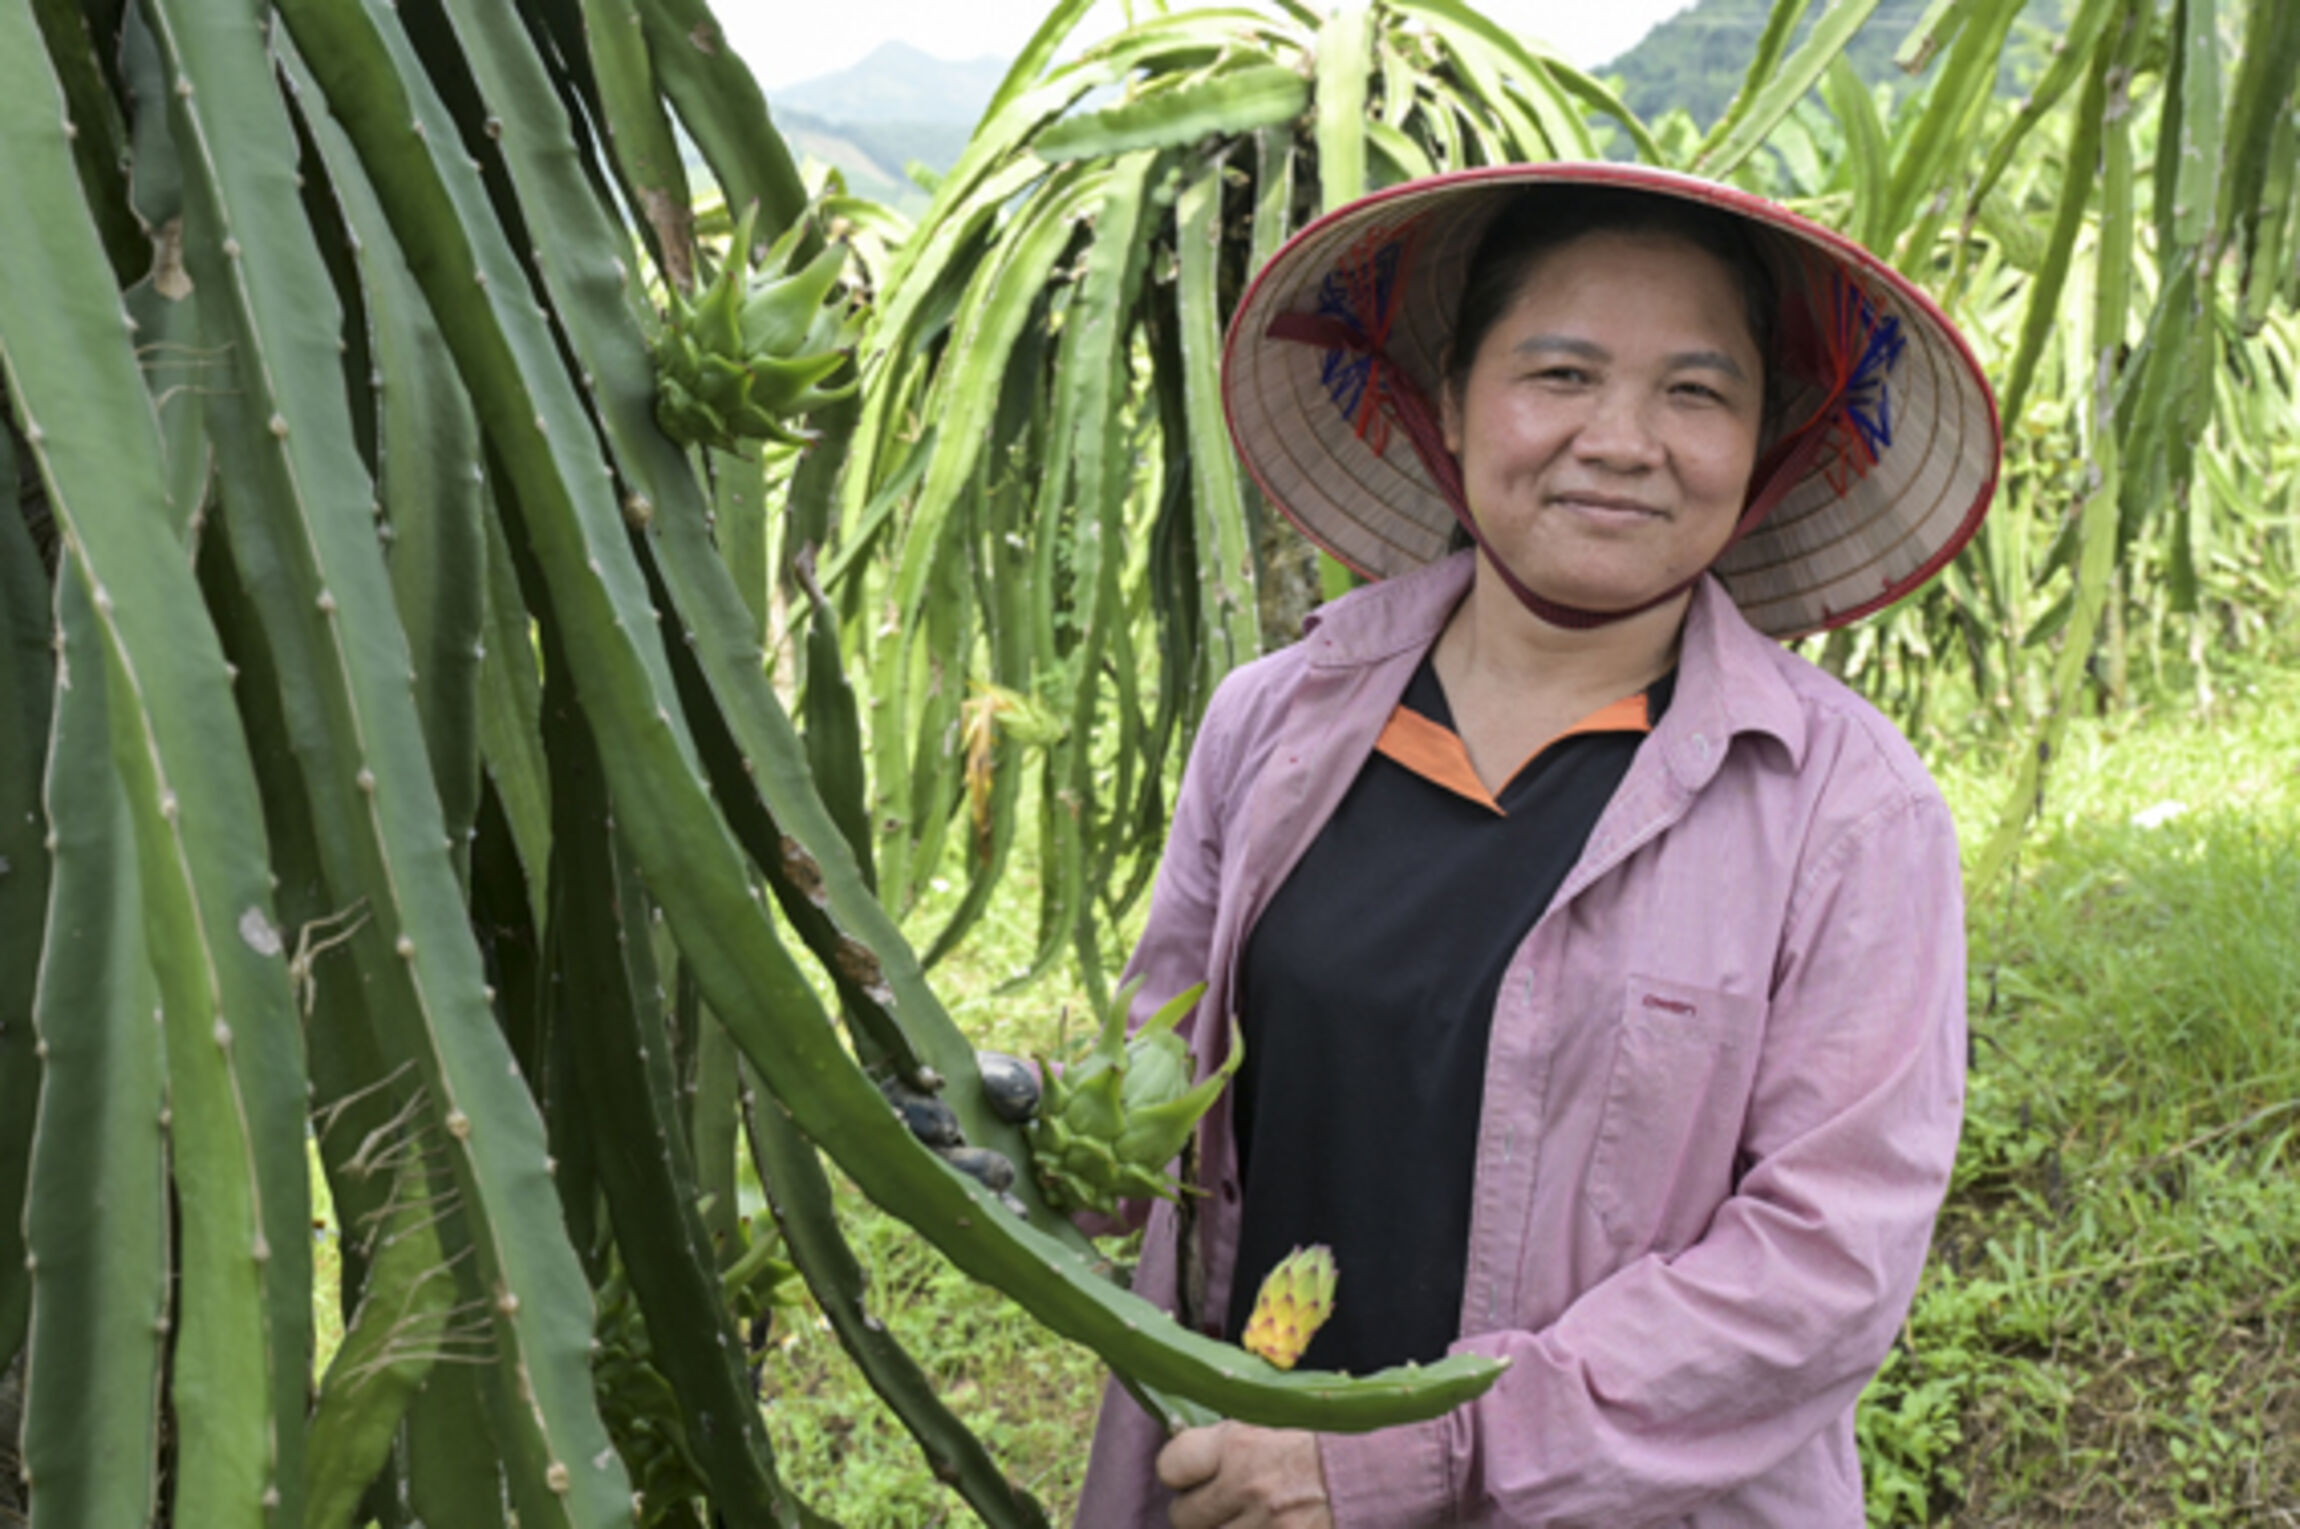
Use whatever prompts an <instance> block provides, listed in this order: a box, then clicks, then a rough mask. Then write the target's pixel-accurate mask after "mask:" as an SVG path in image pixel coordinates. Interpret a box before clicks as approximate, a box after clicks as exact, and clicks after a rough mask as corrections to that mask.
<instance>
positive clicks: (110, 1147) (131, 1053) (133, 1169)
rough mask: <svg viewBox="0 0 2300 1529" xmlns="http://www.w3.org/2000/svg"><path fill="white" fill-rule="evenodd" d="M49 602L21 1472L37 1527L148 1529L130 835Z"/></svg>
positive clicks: (100, 678) (164, 1210) (146, 1185)
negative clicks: (56, 658)
mask: <svg viewBox="0 0 2300 1529" xmlns="http://www.w3.org/2000/svg"><path fill="white" fill-rule="evenodd" d="M6 513H7V514H9V515H11V516H12V515H13V513H14V507H13V506H10V507H9V508H8V510H7V512H6ZM6 535H7V528H6V527H4V526H0V539H5V537H6ZM57 594H58V603H59V606H60V609H59V612H58V616H59V631H60V634H61V637H62V641H63V660H64V662H63V681H64V682H63V683H62V684H61V685H59V686H58V687H57V690H56V713H55V715H56V726H55V734H54V740H53V747H52V749H51V751H50V754H49V767H48V787H47V804H48V813H47V816H48V820H49V821H50V822H51V823H52V824H54V833H55V895H54V897H53V899H52V900H51V901H50V903H49V905H48V909H47V916H46V920H45V931H44V934H43V938H42V948H41V949H40V951H39V952H38V960H37V961H36V962H34V963H32V965H31V967H30V969H32V970H37V971H38V972H39V973H40V990H39V997H38V1008H39V1029H40V1045H41V1050H42V1052H43V1053H44V1055H45V1057H46V1069H45V1079H44V1081H43V1085H42V1090H41V1101H40V1108H39V1115H38V1126H37V1134H36V1136H35V1140H34V1147H33V1161H32V1183H33V1190H34V1192H33V1196H32V1200H31V1205H30V1210H29V1214H28V1215H27V1216H26V1218H25V1228H26V1232H27V1234H28V1241H29V1244H30V1252H31V1260H30V1262H31V1267H32V1269H33V1271H34V1273H33V1290H34V1297H35V1298H34V1302H33V1306H32V1330H31V1335H30V1341H29V1343H28V1345H27V1363H26V1371H25V1383H26V1398H27V1401H28V1403H29V1406H28V1408H27V1413H26V1416H27V1422H26V1424H25V1429H24V1463H25V1466H26V1468H27V1469H28V1470H29V1471H30V1473H31V1478H32V1481H33V1483H34V1485H35V1489H36V1497H35V1505H36V1510H37V1512H38V1513H39V1516H40V1522H41V1524H42V1525H43V1526H46V1525H49V1524H56V1525H72V1526H86V1529H97V1526H101V1525H120V1526H136V1525H146V1524H150V1523H151V1522H152V1521H153V1515H154V1512H155V1509H156V1507H157V1502H158V1499H157V1490H158V1483H157V1480H156V1475H155V1469H154V1461H155V1455H156V1452H157V1447H158V1443H159V1411H160V1409H159V1402H160V1349H161V1343H162V1337H163V1334H164V1333H165V1332H166V1329H167V1311H168V1200H167V1184H166V1169H165V1164H166V1160H167V1158H166V1146H165V1143H164V1142H163V1140H162V1135H163V1133H162V1128H161V1124H160V1117H161V1114H162V1113H163V1105H164V1100H165V1094H164V1082H163V1071H164V1062H163V1058H162V1055H161V1049H160V1035H159V1030H158V1028H157V1027H156V1026H155V1025H154V1024H153V1023H152V1018H153V1015H154V1013H155V1012H156V1011H157V1007H158V1003H159V996H158V991H157V989H156V987H155V986H154V983H153V978H152V968H151V963H150V961H149V960H148V959H147V957H146V953H145V947H144V928H143V905H142V900H141V898H140V896H139V892H138V887H137V880H136V844H135V831H134V826H133V824H132V823H131V821H130V819H129V817H128V804H127V799H126V797H125V796H124V795H123V794H122V792H121V789H120V779H119V777H118V775H116V774H115V773H114V772H113V771H112V770H111V768H110V767H109V765H110V755H111V744H110V733H109V729H110V717H109V709H108V707H107V704H106V689H107V686H106V675H105V672H104V654H103V648H102V645H101V638H100V637H99V635H98V633H97V630H96V625H95V612H94V609H93V607H92V606H91V604H90V602H89V597H88V592H87V586H86V583H85V581H84V580H82V579H80V578H78V577H67V578H66V579H64V580H62V581H61V582H60V584H59V586H58V590H57ZM43 854H45V851H43ZM4 927H5V924H4V923H0V928H4ZM33 928H34V929H35V930H38V929H40V928H41V921H40V920H38V919H35V920H34V921H33ZM31 1123H32V1122H31V1121H30V1120H27V1121H26V1124H27V1125H30V1124H31Z"/></svg>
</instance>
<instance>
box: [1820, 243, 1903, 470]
mask: <svg viewBox="0 0 2300 1529" xmlns="http://www.w3.org/2000/svg"><path fill="white" fill-rule="evenodd" d="M1847 285H1848V286H1850V285H1851V284H1850V283H1848V284H1847ZM1851 296H1852V298H1853V304H1854V306H1853V310H1852V314H1851V317H1852V320H1853V325H1854V333H1855V334H1857V335H1858V336H1860V341H1859V343H1860V346H1861V357H1860V360H1858V361H1857V362H1855V363H1854V365H1853V372H1852V375H1851V376H1850V377H1849V378H1847V379H1846V382H1845V390H1844V393H1843V395H1842V396H1841V397H1840V399H1839V400H1838V407H1837V415H1836V418H1835V419H1833V420H1831V421H1830V429H1829V435H1830V438H1831V444H1832V445H1833V446H1834V447H1835V451H1834V452H1833V454H1832V458H1831V460H1830V462H1829V465H1828V468H1827V470H1826V471H1827V477H1828V481H1829V487H1830V488H1831V489H1832V490H1833V491H1835V492H1836V493H1838V494H1840V495H1842V494H1843V493H1844V492H1845V491H1846V490H1847V489H1849V488H1851V487H1852V486H1853V485H1854V484H1855V483H1858V482H1860V481H1861V480H1862V479H1863V478H1866V477H1867V476H1868V475H1869V469H1870V468H1872V467H1874V466H1876V465H1877V462H1878V461H1879V459H1881V458H1882V457H1883V456H1884V454H1885V453H1886V452H1887V451H1889V450H1891V449H1892V445H1893V392H1892V385H1891V384H1890V382H1888V381H1887V378H1888V376H1889V375H1890V374H1891V372H1892V371H1893V369H1894V368H1895V367H1897V366H1899V365H1900V364H1901V355H1902V353H1903V352H1904V351H1905V350H1907V349H1908V337H1907V336H1906V335H1904V334H1903V333H1902V332H1901V321H1900V319H1899V318H1898V317H1896V316H1895V315H1893V314H1890V313H1883V312H1880V311H1879V310H1878V307H1877V304H1876V303H1875V301H1874V300H1872V299H1871V298H1870V296H1869V295H1868V294H1867V293H1866V292H1863V291H1861V290H1860V289H1859V288H1858V287H1854V288H1853V289H1852V293H1851Z"/></svg>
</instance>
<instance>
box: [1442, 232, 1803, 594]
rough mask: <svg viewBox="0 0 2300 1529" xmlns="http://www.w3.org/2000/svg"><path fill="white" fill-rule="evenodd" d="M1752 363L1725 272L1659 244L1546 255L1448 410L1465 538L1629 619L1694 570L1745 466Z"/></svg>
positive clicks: (1689, 251) (1585, 245)
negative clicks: (1481, 538) (1470, 529)
mask: <svg viewBox="0 0 2300 1529" xmlns="http://www.w3.org/2000/svg"><path fill="white" fill-rule="evenodd" d="M1764 397H1765V375H1764V361H1763V358H1762V357H1761V356H1760V355H1759V353H1758V349H1757V341H1756V339H1755V337H1754V336H1753V335H1752V334H1751V333H1750V330H1749V322H1748V318H1747V306H1746V301H1745V299H1744V297H1743V294H1742V291H1741V288H1740V286H1739V284H1738V283H1737V282H1736V281H1735V279H1734V277H1733V275H1732V273H1731V272H1730V271H1729V270H1728V269H1727V267H1726V266H1725V264H1724V263H1723V262H1722V261H1720V260H1718V259H1717V258H1716V257H1715V256H1713V255H1711V254H1709V253H1708V252H1707V251H1706V250H1703V249H1701V248H1699V247H1698V246H1695V245H1692V244H1688V243H1686V242H1684V241H1683V240H1680V239H1677V238H1674V237H1671V236H1669V235H1666V234H1645V233H1595V234H1589V235H1585V236H1584V237H1582V238H1580V239H1576V240H1574V241H1573V242H1572V243H1570V244H1565V245H1561V246H1559V247H1558V248H1557V249H1555V250H1552V251H1550V252H1549V253H1548V254H1546V255H1543V256H1542V257H1541V258H1540V259H1539V260H1538V261H1537V262H1536V263H1535V264H1534V265H1533V266H1532V267H1531V268H1530V269H1529V270H1528V271H1527V272H1526V275H1525V278H1524V281H1523V284H1522V285H1521V286H1520V288H1519V290H1518V294H1517V297H1516V300H1515V301H1514V302H1513V303H1512V305H1511V306H1510V308H1509V309H1508V310H1507V311H1506V312H1505V313H1504V314H1503V315H1502V317H1501V318H1500V320H1499V321H1498V322H1496V323H1495V324H1494V326H1493V327H1492V328H1491V329H1490V330H1488V331H1487V333H1486V335H1485V338H1484V340H1483V342H1482V343H1481V344H1480V346H1479V348H1478V352H1477V355H1476V356H1475V357H1474V358H1473V359H1472V361H1471V363H1470V369H1469V374H1468V379H1467V381H1466V382H1465V383H1464V385H1463V386H1462V387H1461V388H1460V389H1458V390H1457V389H1455V388H1454V387H1452V386H1450V385H1449V386H1448V387H1447V389H1446V392H1445V399H1444V406H1443V408H1444V425H1445V438H1446V445H1447V446H1448V447H1449V448H1451V449H1452V451H1453V453H1454V455H1455V456H1456V457H1457V458H1459V460H1460V462H1461V468H1462V479H1463V486H1464V488H1465V490H1466V492H1467V495H1468V499H1469V506H1470V510H1471V513H1472V514H1474V515H1475V516H1476V517H1477V522H1478V526H1479V529H1480V530H1482V531H1483V532H1484V534H1485V537H1486V539H1487V540H1488V541H1489V542H1490V543H1491V544H1492V547H1493V550H1494V551H1495V552H1497V553H1499V554H1500V555H1501V556H1502V557H1503V558H1504V559H1505V560H1506V561H1507V562H1508V564H1509V567H1510V570H1511V571H1512V572H1513V573H1515V574H1516V575H1517V576H1518V577H1519V578H1520V579H1521V580H1523V581H1524V582H1525V583H1526V584H1527V585H1528V586H1530V587H1531V588H1532V589H1533V590H1534V592H1535V593H1537V594H1539V595H1541V596H1543V597H1544V598H1546V599H1550V600H1555V601H1557V602H1559V603H1561V604H1565V605H1572V606H1577V607H1580V608H1582V609H1586V610H1601V611H1602V610H1626V609H1629V608H1632V607H1634V606H1637V605H1641V604H1643V603H1644V602H1645V601H1647V600H1650V599H1652V598H1653V597H1654V596H1656V595H1658V594H1660V593H1661V592H1662V591H1664V590H1666V589H1669V588H1671V587H1672V586H1674V585H1677V584H1680V583H1683V582H1684V581H1685V580H1687V579H1689V578H1691V577H1692V576H1693V575H1694V574H1695V573H1697V572H1699V571H1700V570H1701V569H1703V568H1705V567H1707V566H1708V565H1709V563H1710V561H1711V560H1712V559H1714V558H1715V557H1716V555H1717V553H1718V552H1719V550H1720V549H1722V548H1723V546H1724V545H1725V540H1726V538H1727V537H1728V536H1729V535H1730V534H1731V533H1732V530H1733V523H1734V521H1735V519H1736V518H1737V517H1738V516H1739V514H1740V511H1741V506H1742V503H1743V499H1744V496H1745V495H1746V493H1747V491H1748V486H1749V474H1750V470H1751V468H1752V466H1753V465H1754V463H1755V461H1756V455H1757V439H1758V430H1759V426H1760V424H1761V421H1762V417H1763V412H1764Z"/></svg>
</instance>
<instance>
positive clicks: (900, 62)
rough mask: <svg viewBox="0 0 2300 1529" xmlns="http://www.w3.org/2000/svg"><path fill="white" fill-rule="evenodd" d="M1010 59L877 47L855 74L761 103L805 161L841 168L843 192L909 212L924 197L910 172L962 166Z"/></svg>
mask: <svg viewBox="0 0 2300 1529" xmlns="http://www.w3.org/2000/svg"><path fill="white" fill-rule="evenodd" d="M1010 62H1011V61H1010V60H1007V59H1002V58H976V59H968V60H965V61H963V62H958V63H953V62H951V61H949V60H947V59H939V58H935V57H934V56H932V55H931V54H927V53H922V52H920V51H919V50H918V49H917V48H914V47H912V46H911V45H910V44H908V43H901V42H890V43H882V44H880V46H879V47H878V48H877V49H876V50H875V51H873V52H872V53H871V54H870V55H869V56H868V57H867V58H865V59H864V60H863V61H862V62H861V63H859V64H856V65H855V66H854V67H853V68H851V69H841V70H839V71H837V72H836V73H833V74H825V75H819V76H817V77H816V78H814V79H811V80H802V81H800V82H799V83H798V84H796V85H785V86H784V87H783V88H782V89H780V90H777V91H775V92H773V93H772V95H770V96H769V98H768V103H767V104H768V107H769V109H770V110H771V111H772V113H773V116H774V119H775V126H776V127H777V128H779V129H781V131H782V134H783V136H784V137H785V138H787V139H789V140H790V143H791V147H792V148H793V149H795V150H796V151H797V152H798V153H799V154H800V155H801V156H802V157H804V158H809V159H814V160H817V161H820V162H821V163H823V164H827V165H833V166H835V167H837V168H838V170H839V171H840V172H841V173H843V174H844V175H845V176H846V183H847V189H848V190H849V191H852V192H854V193H855V194H857V195H859V196H867V197H870V198H872V199H873V200H875V201H881V202H884V203H886V204H887V205H888V206H890V207H893V208H894V209H895V210H897V211H898V212H905V213H914V214H915V213H916V212H918V211H919V210H920V209H922V208H923V207H925V205H926V201H927V198H926V193H925V192H923V191H921V190H920V189H919V187H918V183H917V182H915V181H913V180H912V179H911V178H910V175H909V173H908V170H909V166H910V165H911V163H912V162H913V161H916V162H918V163H920V164H923V165H925V166H926V167H927V168H928V169H930V170H935V171H943V170H947V169H949V168H950V167H951V166H952V165H954V164H956V163H957V162H958V156H959V154H960V153H961V152H962V151H963V150H964V149H965V148H966V141H967V139H968V138H969V137H970V136H972V134H973V132H974V124H975V122H976V121H977V120H978V119H979V118H980V117H981V116H982V109H983V108H984V107H985V106H987V105H989V104H990V98H991V95H992V94H993V93H994V92H995V91H996V90H997V89H998V86H999V84H1000V82H1001V81H1003V80H1004V79H1005V78H1006V71H1007V69H1008V67H1009V65H1010Z"/></svg>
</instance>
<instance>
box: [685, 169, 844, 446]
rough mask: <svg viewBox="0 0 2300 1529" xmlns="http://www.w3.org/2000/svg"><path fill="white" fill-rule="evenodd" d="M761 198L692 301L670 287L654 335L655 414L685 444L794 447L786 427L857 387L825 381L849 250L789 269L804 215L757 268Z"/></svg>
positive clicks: (838, 358)
mask: <svg viewBox="0 0 2300 1529" xmlns="http://www.w3.org/2000/svg"><path fill="white" fill-rule="evenodd" d="M757 212H758V206H757V204H756V203H754V204H752V206H751V207H750V208H749V209H747V210H746V211H745V212H744V213H743V217H742V221H741V222H739V223H737V224H736V225H735V237H734V239H733V241H732V242H731V243H730V244H729V245H728V247H727V259H726V262H725V263H724V264H723V265H721V266H720V267H719V272H718V274H717V275H716V276H714V277H713V278H712V279H711V282H710V284H709V285H708V286H706V287H704V288H703V290H702V291H700V292H698V293H697V294H695V298H694V300H693V301H692V302H689V301H688V300H687V299H686V298H684V297H682V296H681V295H680V294H679V292H678V291H677V290H676V289H674V290H673V291H672V293H671V312H670V315H669V320H668V322H667V323H665V325H664V326H663V330H662V332H661V333H660V334H659V335H658V336H657V337H656V339H655V344H654V350H655V388H656V392H655V418H656V421H657V423H659V424H661V425H662V427H663V433H664V434H666V435H668V436H670V437H671V438H672V439H673V440H675V441H679V442H681V443H682V444H687V443H695V442H699V443H701V444H703V445H706V446H714V447H717V448H718V449H719V450H721V451H734V450H737V449H738V448H739V447H740V445H741V443H742V442H743V441H745V440H769V441H780V442H782V443H784V444H786V445H796V444H798V443H800V442H802V441H804V440H805V439H806V437H805V436H803V435H800V434H798V433H797V432H796V431H794V430H792V429H791V428H790V427H789V426H788V425H786V424H785V423H784V421H785V420H786V419H789V418H792V417H794V416H797V415H800V414H804V413H806V412H807V411H808V410H809V409H816V408H820V407H821V406H822V405H824V404H827V403H831V402H834V401H836V400H837V399H841V398H844V397H846V396H847V395H848V394H850V393H852V392H853V391H854V387H855V385H854V384H853V383H848V384H847V385H846V386H844V387H839V388H825V387H821V386H819V384H820V383H821V382H822V380H823V379H824V378H826V377H828V376H829V375H830V374H831V373H832V372H834V371H836V370H837V369H838V367H839V364H840V363H841V362H843V361H844V360H845V359H846V352H845V350H844V349H843V347H844V346H845V345H846V344H847V343H848V341H849V339H850V338H851V336H849V335H848V333H847V332H846V331H847V313H846V308H847V305H846V304H845V303H843V302H835V303H832V304H830V305H829V306H827V307H826V306H824V303H823V299H824V298H825V297H827V296H829V295H830V292H831V289H832V287H833V286H834V285H835V284H836V283H837V281H838V279H839V275H840V273H841V272H843V271H844V270H845V269H846V262H847V251H846V248H845V246H843V245H838V244H833V245H830V246H828V247H826V248H825V249H824V250H823V252H822V253H821V254H819V255H817V256H816V257H815V258H814V259H813V260H812V261H811V262H809V263H808V264H807V265H806V266H805V267H804V268H802V269H800V270H798V271H794V272H786V269H785V268H786V266H787V265H788V264H789V262H790V259H791V253H792V251H793V250H794V249H795V248H796V247H797V243H798V238H799V235H800V233H801V232H802V231H803V230H804V229H805V228H806V226H807V225H806V223H805V222H804V221H803V220H802V221H800V222H797V223H793V224H792V225H791V227H790V228H789V230H788V231H786V232H785V233H784V235H783V236H782V238H780V239H779V240H777V241H776V242H775V246H774V248H773V249H771V250H769V251H768V252H767V258H766V261H765V263H764V264H763V265H761V266H760V267H759V268H758V270H757V271H756V272H755V273H754V272H753V271H752V269H751V220H752V218H753V217H754V216H755V215H756V214H757Z"/></svg>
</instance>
